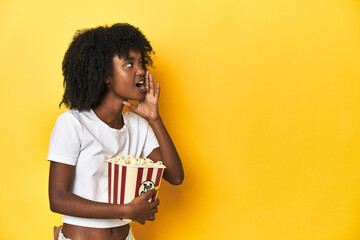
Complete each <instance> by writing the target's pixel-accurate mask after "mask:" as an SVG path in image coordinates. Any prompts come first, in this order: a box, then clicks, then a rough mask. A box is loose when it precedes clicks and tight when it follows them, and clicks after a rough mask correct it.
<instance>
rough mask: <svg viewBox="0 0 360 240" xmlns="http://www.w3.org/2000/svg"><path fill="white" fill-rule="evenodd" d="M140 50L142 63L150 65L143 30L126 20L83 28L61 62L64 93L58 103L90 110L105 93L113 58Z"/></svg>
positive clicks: (151, 52)
mask: <svg viewBox="0 0 360 240" xmlns="http://www.w3.org/2000/svg"><path fill="white" fill-rule="evenodd" d="M130 50H136V51H139V52H141V56H142V66H144V68H145V70H146V69H147V68H148V67H151V66H152V64H153V61H152V59H151V55H152V54H154V53H155V52H154V51H153V49H152V47H151V45H150V42H149V41H148V40H147V39H146V37H145V36H144V35H143V34H142V32H141V31H140V30H139V29H138V28H136V27H134V26H132V25H130V24H127V23H117V24H114V25H112V26H110V27H109V26H100V27H97V28H90V29H83V30H79V31H77V32H76V34H75V36H74V37H73V40H72V42H71V43H70V46H69V48H68V50H67V51H66V53H65V56H64V60H63V62H62V71H63V76H64V88H65V92H64V95H63V99H62V101H61V103H60V104H59V107H61V105H62V104H64V105H65V106H66V107H68V108H70V109H78V110H80V111H82V110H90V109H91V108H93V107H95V106H97V105H98V104H99V103H100V101H101V99H102V96H103V95H104V93H105V90H106V87H105V82H104V80H105V79H106V78H107V77H109V76H111V75H112V68H113V66H112V59H113V57H114V56H116V55H117V56H118V57H119V58H127V57H129V51H130Z"/></svg>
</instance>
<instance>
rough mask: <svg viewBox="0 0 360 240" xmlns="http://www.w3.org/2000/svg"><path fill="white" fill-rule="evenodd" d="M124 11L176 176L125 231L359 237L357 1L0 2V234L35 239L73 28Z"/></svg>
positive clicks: (46, 231)
mask: <svg viewBox="0 0 360 240" xmlns="http://www.w3.org/2000/svg"><path fill="white" fill-rule="evenodd" d="M115 22H129V23H131V24H133V25H135V26H139V27H140V28H141V29H142V30H143V32H144V33H145V35H146V36H147V37H148V38H149V39H150V41H151V43H152V44H153V47H154V48H155V50H156V52H157V60H156V62H155V69H153V71H152V72H153V75H154V77H155V79H156V80H159V81H161V84H162V93H161V98H160V101H161V103H160V110H161V113H162V116H163V119H164V120H165V123H166V125H167V127H168V129H169V132H170V133H171V135H172V137H173V140H174V141H175V143H176V145H177V148H178V151H179V153H180V155H181V157H182V160H183V163H184V167H185V174H186V179H185V182H184V183H183V185H181V186H180V187H173V186H170V185H169V184H166V183H163V185H162V188H161V190H160V194H159V197H160V199H161V205H160V208H159V213H158V215H157V219H156V221H155V222H151V223H147V224H146V225H145V226H141V225H139V224H137V223H135V224H133V227H134V229H135V235H136V237H137V239H140V240H141V239H150V240H151V239H175V240H176V239H245V240H259V239H261V240H270V239H271V240H279V239H284V240H285V239H292V240H296V239H319V240H322V239H341V240H347V239H360V231H359V225H360V187H359V186H360V177H359V176H360V174H359V172H360V161H359V160H360V81H359V77H360V2H359V1H355V0H352V1H351V0H332V1H328V0H292V1H289V0H275V1H268V0H253V1H247V0H233V1H213V0H206V1H205V0H201V1H190V0H186V1H184V0H182V1H180V0H178V1H145V0H139V1H110V0H104V1H93V0H90V1H84V0H82V1H69V0H65V1H64V0H63V1H45V0H34V1H25V0H2V1H1V2H0V79H1V82H0V91H1V92H0V110H1V118H0V128H1V129H0V132H1V149H2V150H1V152H0V157H1V161H0V171H1V172H0V186H1V193H0V212H1V214H0V239H51V235H52V226H53V225H58V224H60V223H61V220H60V216H59V215H57V214H54V213H52V212H51V211H50V209H49V204H48V200H47V179H48V167H49V163H48V162H47V161H46V160H45V159H46V155H47V150H48V142H49V134H50V132H51V129H52V127H53V124H54V122H55V119H56V117H57V116H58V115H59V114H60V113H61V112H63V111H65V109H64V108H63V109H59V108H58V104H59V102H60V100H61V96H62V91H63V89H62V75H61V61H62V57H63V54H64V52H65V50H66V48H67V46H68V44H69V42H70V40H71V38H72V36H73V34H74V32H75V30H77V29H81V28H84V27H93V26H96V25H101V24H112V23H115Z"/></svg>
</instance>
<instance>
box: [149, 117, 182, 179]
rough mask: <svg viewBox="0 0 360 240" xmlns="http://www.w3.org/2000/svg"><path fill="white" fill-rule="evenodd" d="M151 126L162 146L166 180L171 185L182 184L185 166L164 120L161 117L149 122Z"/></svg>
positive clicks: (161, 151)
mask: <svg viewBox="0 0 360 240" xmlns="http://www.w3.org/2000/svg"><path fill="white" fill-rule="evenodd" d="M149 124H150V126H151V128H152V129H153V131H154V133H155V136H156V138H157V140H158V142H159V145H160V154H161V161H163V163H164V165H165V166H166V169H165V172H164V176H163V177H164V179H165V180H166V181H168V182H170V183H171V184H175V185H178V184H181V183H182V181H183V180H184V171H183V166H182V163H181V160H180V157H179V155H178V153H177V151H176V148H175V145H174V143H173V141H172V140H171V137H170V135H169V133H168V132H167V130H166V128H165V126H164V123H163V121H162V119H161V118H160V117H159V118H158V119H157V120H154V121H149Z"/></svg>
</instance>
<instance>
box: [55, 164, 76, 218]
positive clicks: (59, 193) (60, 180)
mask: <svg viewBox="0 0 360 240" xmlns="http://www.w3.org/2000/svg"><path fill="white" fill-rule="evenodd" d="M74 173H75V166H72V165H68V164H63V163H58V162H53V161H51V163H50V173H49V200H50V208H51V210H53V211H56V209H57V200H58V201H61V199H62V198H63V197H64V196H65V195H66V194H69V193H71V192H72V187H73V181H74Z"/></svg>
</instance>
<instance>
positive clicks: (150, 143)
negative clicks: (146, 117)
mask: <svg viewBox="0 0 360 240" xmlns="http://www.w3.org/2000/svg"><path fill="white" fill-rule="evenodd" d="M146 127H147V131H146V139H145V145H144V150H143V154H142V155H143V156H144V157H147V156H149V154H150V153H151V152H152V151H153V150H154V149H155V148H158V147H159V142H158V141H157V139H156V136H155V133H154V131H153V130H152V128H151V127H150V126H149V124H147V123H146Z"/></svg>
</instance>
